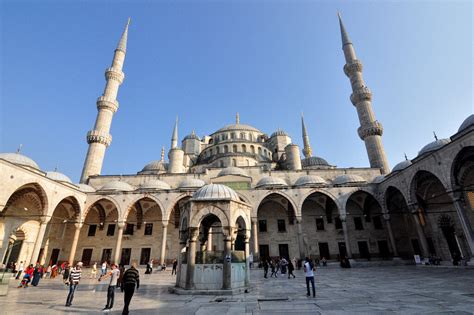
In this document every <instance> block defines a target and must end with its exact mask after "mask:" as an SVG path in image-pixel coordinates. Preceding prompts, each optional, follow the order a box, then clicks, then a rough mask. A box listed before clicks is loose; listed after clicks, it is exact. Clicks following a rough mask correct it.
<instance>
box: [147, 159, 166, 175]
mask: <svg viewBox="0 0 474 315" xmlns="http://www.w3.org/2000/svg"><path fill="white" fill-rule="evenodd" d="M167 169H168V163H165V162H164V161H163V160H156V161H152V162H150V163H148V164H147V165H145V167H144V168H143V169H142V171H141V173H156V172H166V170H167Z"/></svg>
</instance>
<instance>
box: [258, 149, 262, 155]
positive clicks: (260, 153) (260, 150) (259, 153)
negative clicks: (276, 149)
mask: <svg viewBox="0 0 474 315" xmlns="http://www.w3.org/2000/svg"><path fill="white" fill-rule="evenodd" d="M258 155H262V148H260V147H258Z"/></svg>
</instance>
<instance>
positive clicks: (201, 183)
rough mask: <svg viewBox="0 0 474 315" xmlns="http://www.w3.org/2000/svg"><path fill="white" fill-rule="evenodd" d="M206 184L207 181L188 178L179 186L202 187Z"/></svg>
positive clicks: (186, 187) (185, 187)
mask: <svg viewBox="0 0 474 315" xmlns="http://www.w3.org/2000/svg"><path fill="white" fill-rule="evenodd" d="M204 185H206V183H205V182H204V181H203V180H201V179H197V178H186V179H185V180H183V181H182V182H181V183H179V185H178V188H181V189H189V188H200V187H202V186H204Z"/></svg>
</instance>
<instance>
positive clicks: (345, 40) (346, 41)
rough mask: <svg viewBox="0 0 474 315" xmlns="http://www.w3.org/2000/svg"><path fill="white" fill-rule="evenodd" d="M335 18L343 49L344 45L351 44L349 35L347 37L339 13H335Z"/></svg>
mask: <svg viewBox="0 0 474 315" xmlns="http://www.w3.org/2000/svg"><path fill="white" fill-rule="evenodd" d="M337 17H338V18H339V28H340V29H341V39H342V47H343V48H344V46H345V45H349V44H352V42H351V40H350V39H349V35H347V32H346V28H345V27H344V23H343V22H342V17H341V13H339V12H337Z"/></svg>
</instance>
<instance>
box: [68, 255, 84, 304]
mask: <svg viewBox="0 0 474 315" xmlns="http://www.w3.org/2000/svg"><path fill="white" fill-rule="evenodd" d="M81 269H82V262H78V263H77V265H76V267H74V268H72V270H71V272H70V273H69V294H68V295H67V300H66V306H71V304H72V299H73V298H74V292H75V291H76V288H77V285H78V284H79V281H80V280H81V272H82V271H81Z"/></svg>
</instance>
